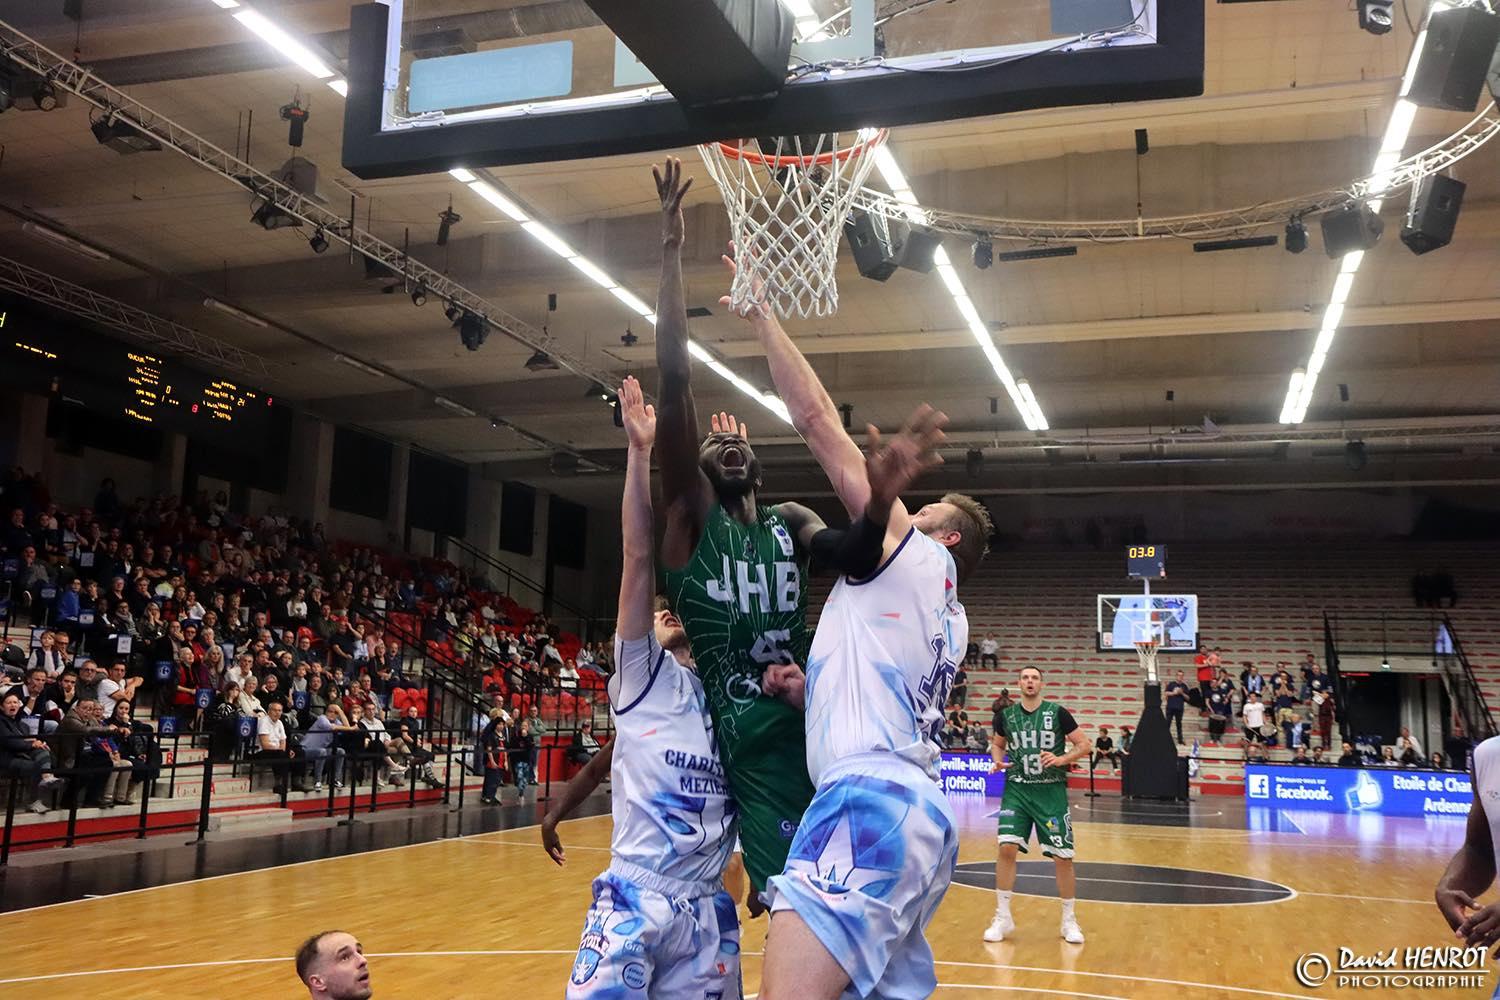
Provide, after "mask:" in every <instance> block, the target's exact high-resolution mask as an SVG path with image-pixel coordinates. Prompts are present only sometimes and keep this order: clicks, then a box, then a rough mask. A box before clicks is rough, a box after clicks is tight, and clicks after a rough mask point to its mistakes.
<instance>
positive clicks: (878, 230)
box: [844, 212, 906, 281]
mask: <svg viewBox="0 0 1500 1000" xmlns="http://www.w3.org/2000/svg"><path fill="white" fill-rule="evenodd" d="M844 237H845V238H846V239H848V241H849V249H850V250H852V251H854V263H855V265H856V266H857V267H858V268H859V273H860V274H862V275H864V276H865V277H866V278H874V279H875V280H876V281H885V280H886V279H887V278H889V277H890V276H891V275H893V274H895V273H896V268H898V267H900V266H901V245H902V244H904V243H905V242H906V227H905V224H904V223H901V222H897V221H892V220H890V219H887V218H886V217H885V216H883V215H872V214H871V213H869V212H851V213H850V215H849V218H847V219H845V220H844Z"/></svg>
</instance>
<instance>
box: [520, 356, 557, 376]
mask: <svg viewBox="0 0 1500 1000" xmlns="http://www.w3.org/2000/svg"><path fill="white" fill-rule="evenodd" d="M556 368H557V362H556V361H553V360H552V359H551V358H549V357H547V352H546V351H537V352H536V353H534V354H532V356H531V357H529V358H527V359H526V370H527V371H529V372H544V371H553V370H556Z"/></svg>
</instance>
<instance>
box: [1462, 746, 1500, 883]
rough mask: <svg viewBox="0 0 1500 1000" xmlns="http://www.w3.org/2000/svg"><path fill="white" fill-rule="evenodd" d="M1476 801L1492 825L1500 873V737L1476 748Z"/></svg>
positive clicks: (1497, 868) (1493, 841)
mask: <svg viewBox="0 0 1500 1000" xmlns="http://www.w3.org/2000/svg"><path fill="white" fill-rule="evenodd" d="M1458 766H1459V767H1462V766H1463V764H1462V762H1459V764H1458ZM1474 801H1476V802H1478V803H1479V805H1480V808H1482V809H1483V810H1484V818H1485V821H1486V822H1488V823H1489V825H1490V842H1491V844H1492V846H1493V847H1494V851H1495V865H1496V868H1495V870H1496V871H1500V736H1491V737H1490V738H1489V739H1487V740H1485V741H1484V742H1483V743H1481V744H1479V745H1478V746H1477V747H1475V748H1474Z"/></svg>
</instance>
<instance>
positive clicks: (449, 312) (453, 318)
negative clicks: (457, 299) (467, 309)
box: [443, 302, 464, 324]
mask: <svg viewBox="0 0 1500 1000" xmlns="http://www.w3.org/2000/svg"><path fill="white" fill-rule="evenodd" d="M463 314H464V311H463V310H462V309H460V308H459V307H458V306H456V305H454V304H453V303H451V302H450V303H448V308H446V309H444V310H443V315H444V316H446V317H447V319H448V322H450V323H453V324H457V323H458V320H459V317H460V316H462V315H463Z"/></svg>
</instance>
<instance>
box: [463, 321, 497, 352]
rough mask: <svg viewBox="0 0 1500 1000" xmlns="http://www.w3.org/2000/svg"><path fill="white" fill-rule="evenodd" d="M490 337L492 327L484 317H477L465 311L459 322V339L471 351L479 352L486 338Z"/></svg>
mask: <svg viewBox="0 0 1500 1000" xmlns="http://www.w3.org/2000/svg"><path fill="white" fill-rule="evenodd" d="M489 335H490V326H489V324H488V323H487V322H485V319H484V317H483V316H476V315H474V314H473V313H471V312H467V311H465V312H464V314H463V316H461V317H460V318H459V320H458V339H459V340H461V341H462V342H463V345H464V346H465V347H467V348H468V349H469V350H471V351H477V350H479V347H480V345H481V344H483V343H484V341H485V338H487V337H488V336H489Z"/></svg>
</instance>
